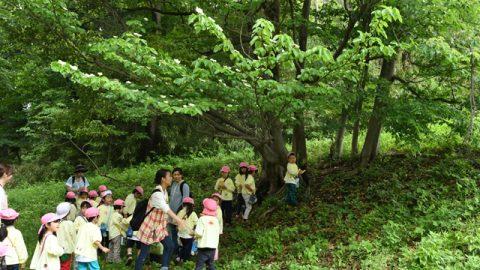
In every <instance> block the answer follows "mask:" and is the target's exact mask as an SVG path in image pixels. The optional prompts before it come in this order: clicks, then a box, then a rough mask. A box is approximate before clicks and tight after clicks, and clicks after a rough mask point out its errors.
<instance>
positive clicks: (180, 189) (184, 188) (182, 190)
mask: <svg viewBox="0 0 480 270" xmlns="http://www.w3.org/2000/svg"><path fill="white" fill-rule="evenodd" d="M172 177H173V183H172V186H171V188H170V203H169V206H170V209H172V211H173V212H174V213H175V214H177V213H178V212H180V210H181V208H182V204H183V199H185V198H187V197H192V196H191V192H190V187H189V186H188V184H187V182H185V180H183V170H182V169H181V168H175V169H173V171H172ZM168 232H169V233H170V235H171V236H172V240H173V252H172V254H173V255H174V257H173V258H176V255H177V254H178V229H177V225H176V224H174V223H173V222H171V220H169V223H168Z"/></svg>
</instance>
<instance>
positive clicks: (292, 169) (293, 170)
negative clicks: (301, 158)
mask: <svg viewBox="0 0 480 270" xmlns="http://www.w3.org/2000/svg"><path fill="white" fill-rule="evenodd" d="M287 171H288V174H290V175H291V176H293V177H297V176H298V166H297V165H296V164H290V163H289V164H288V165H287Z"/></svg>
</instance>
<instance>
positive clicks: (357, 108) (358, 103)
mask: <svg viewBox="0 0 480 270" xmlns="http://www.w3.org/2000/svg"><path fill="white" fill-rule="evenodd" d="M369 62H370V61H369V60H368V57H367V60H366V61H365V66H364V67H363V71H362V78H361V79H360V84H359V85H358V88H357V97H356V100H355V105H354V113H355V115H354V118H355V121H354V124H353V131H352V152H351V156H350V157H351V158H352V159H355V158H356V157H357V156H358V137H359V136H360V119H361V115H362V107H363V94H364V91H365V85H366V84H367V81H368V67H369Z"/></svg>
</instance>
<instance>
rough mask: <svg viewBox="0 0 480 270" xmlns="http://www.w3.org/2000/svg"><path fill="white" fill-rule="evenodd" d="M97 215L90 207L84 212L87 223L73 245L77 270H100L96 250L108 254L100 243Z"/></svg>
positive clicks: (93, 208) (107, 250) (95, 209)
mask: <svg viewBox="0 0 480 270" xmlns="http://www.w3.org/2000/svg"><path fill="white" fill-rule="evenodd" d="M98 215H99V211H98V209H97V208H95V207H90V208H88V209H87V211H85V217H86V218H87V220H88V222H87V223H85V224H83V225H82V226H81V227H80V230H79V231H78V235H77V241H76V244H75V255H76V258H75V259H76V261H77V263H78V270H87V269H88V270H93V269H100V265H99V264H98V253H97V249H100V250H101V251H102V252H103V253H108V252H110V250H109V249H108V248H106V247H104V246H103V245H102V243H101V241H102V234H101V232H100V228H98V226H97V224H98V220H99V216H98Z"/></svg>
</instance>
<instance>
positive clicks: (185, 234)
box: [177, 197, 198, 263]
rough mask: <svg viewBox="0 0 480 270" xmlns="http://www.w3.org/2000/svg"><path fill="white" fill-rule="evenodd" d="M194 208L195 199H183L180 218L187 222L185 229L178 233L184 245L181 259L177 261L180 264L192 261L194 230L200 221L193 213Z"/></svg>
mask: <svg viewBox="0 0 480 270" xmlns="http://www.w3.org/2000/svg"><path fill="white" fill-rule="evenodd" d="M193 206H194V201H193V199H192V198H190V197H186V198H185V199H183V207H182V210H180V212H179V213H178V217H179V218H181V219H183V220H185V229H183V230H181V231H179V232H178V237H179V238H180V242H181V243H182V249H181V250H180V254H179V258H178V259H177V261H178V262H180V263H182V262H185V261H187V260H188V259H190V254H191V251H192V245H193V235H194V229H195V225H196V224H197V221H198V216H197V214H196V213H195V212H194V211H193V210H194V209H193Z"/></svg>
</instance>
